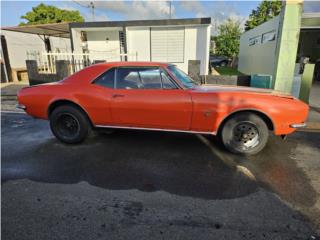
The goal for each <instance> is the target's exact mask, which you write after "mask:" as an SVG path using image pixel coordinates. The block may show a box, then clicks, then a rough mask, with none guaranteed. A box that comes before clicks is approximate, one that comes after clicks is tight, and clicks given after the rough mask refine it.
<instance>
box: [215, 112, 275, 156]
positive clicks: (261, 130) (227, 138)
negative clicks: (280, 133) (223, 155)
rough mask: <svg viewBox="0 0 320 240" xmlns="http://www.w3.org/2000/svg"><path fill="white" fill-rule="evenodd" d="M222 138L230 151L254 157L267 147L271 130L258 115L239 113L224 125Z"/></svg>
mask: <svg viewBox="0 0 320 240" xmlns="http://www.w3.org/2000/svg"><path fill="white" fill-rule="evenodd" d="M220 137H221V140H222V143H223V144H224V146H225V147H226V148H227V149H228V150H229V151H231V152H233V153H237V154H242V155H253V154H256V153H258V152H260V151H261V150H262V149H263V148H264V147H265V146H266V144H267V142H268V137H269V130H268V126H267V124H266V123H265V121H264V120H263V119H262V118H260V117H259V116H258V115H256V114H254V113H238V114H236V115H234V116H232V117H230V118H229V119H228V120H227V121H226V122H225V123H224V125H223V127H222V130H221V135H220Z"/></svg>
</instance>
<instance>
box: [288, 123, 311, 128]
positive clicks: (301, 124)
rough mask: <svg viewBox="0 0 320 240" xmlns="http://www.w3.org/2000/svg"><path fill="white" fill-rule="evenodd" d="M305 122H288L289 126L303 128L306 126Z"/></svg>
mask: <svg viewBox="0 0 320 240" xmlns="http://www.w3.org/2000/svg"><path fill="white" fill-rule="evenodd" d="M306 126H307V124H306V123H294V124H290V127H292V128H304V127H306Z"/></svg>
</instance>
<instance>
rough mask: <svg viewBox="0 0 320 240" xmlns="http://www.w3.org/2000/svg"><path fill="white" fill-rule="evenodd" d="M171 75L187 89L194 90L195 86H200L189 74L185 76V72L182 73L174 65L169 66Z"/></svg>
mask: <svg viewBox="0 0 320 240" xmlns="http://www.w3.org/2000/svg"><path fill="white" fill-rule="evenodd" d="M168 68H169V70H170V71H171V73H172V74H173V75H174V76H175V78H176V79H177V80H179V81H180V82H181V83H182V85H183V86H185V87H186V88H194V86H196V85H198V83H197V82H195V81H194V80H192V78H190V77H189V76H188V75H187V74H185V73H184V72H183V71H181V70H180V69H179V68H177V67H176V66H173V65H169V66H168Z"/></svg>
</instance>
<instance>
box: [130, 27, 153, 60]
mask: <svg viewBox="0 0 320 240" xmlns="http://www.w3.org/2000/svg"><path fill="white" fill-rule="evenodd" d="M126 36H127V51H128V52H129V53H130V52H132V53H135V52H137V53H138V54H137V60H138V61H147V62H148V61H150V27H127V28H126ZM128 60H129V61H135V57H134V56H129V58H128Z"/></svg>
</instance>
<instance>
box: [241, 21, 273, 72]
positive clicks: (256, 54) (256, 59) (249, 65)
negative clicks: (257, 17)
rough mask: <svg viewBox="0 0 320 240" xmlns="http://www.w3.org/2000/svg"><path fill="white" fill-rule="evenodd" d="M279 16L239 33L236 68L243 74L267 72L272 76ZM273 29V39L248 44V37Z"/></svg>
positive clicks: (260, 34)
mask: <svg viewBox="0 0 320 240" xmlns="http://www.w3.org/2000/svg"><path fill="white" fill-rule="evenodd" d="M278 28H279V16H277V17H274V18H273V19H271V20H269V21H268V22H265V23H263V24H261V25H260V26H258V27H256V28H254V29H251V30H249V31H247V32H245V33H243V34H242V35H241V38H240V53H239V64H238V70H239V71H240V72H243V73H245V74H258V73H259V74H269V75H272V76H273V77H274V72H275V64H276V61H275V58H276V48H277V42H278V41H277V40H278ZM271 31H275V33H276V38H275V40H274V41H269V42H265V43H261V40H260V43H258V44H255V45H252V46H249V41H250V39H252V38H254V37H259V36H260V37H261V38H262V35H263V34H264V33H267V32H271Z"/></svg>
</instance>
